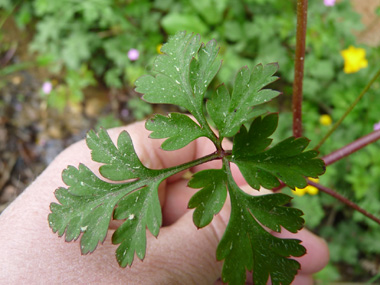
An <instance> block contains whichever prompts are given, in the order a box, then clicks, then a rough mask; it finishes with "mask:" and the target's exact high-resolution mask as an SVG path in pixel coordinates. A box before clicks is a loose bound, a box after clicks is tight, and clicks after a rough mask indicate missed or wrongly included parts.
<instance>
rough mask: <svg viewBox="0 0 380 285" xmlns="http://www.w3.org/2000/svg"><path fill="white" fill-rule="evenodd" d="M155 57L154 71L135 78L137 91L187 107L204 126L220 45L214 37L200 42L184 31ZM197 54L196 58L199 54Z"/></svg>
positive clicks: (147, 97) (154, 99)
mask: <svg viewBox="0 0 380 285" xmlns="http://www.w3.org/2000/svg"><path fill="white" fill-rule="evenodd" d="M161 51H162V52H163V53H164V54H163V55H160V56H158V57H157V58H156V60H155V63H154V68H153V72H155V73H156V76H151V75H147V76H143V77H141V78H139V79H138V80H137V81H136V83H135V84H136V86H137V88H136V91H137V92H140V93H143V94H144V96H143V99H144V100H146V101H148V102H150V103H162V104H174V105H178V106H181V107H183V108H185V109H187V110H188V111H189V112H190V113H191V114H193V116H194V117H195V118H196V119H197V120H198V122H199V123H200V124H201V126H202V127H203V126H204V125H205V124H206V123H205V119H204V115H203V107H202V106H203V98H204V93H205V92H206V90H207V87H208V85H209V84H210V82H211V81H212V79H213V78H214V77H215V75H216V73H217V72H218V70H219V68H220V65H221V62H216V61H215V60H216V56H217V55H218V51H219V49H218V47H217V46H216V42H215V41H210V42H208V43H207V45H204V44H201V42H200V37H199V35H196V36H193V35H192V34H186V33H185V32H182V33H178V34H176V35H175V36H172V37H171V38H170V39H169V41H168V43H166V44H165V45H164V46H163V47H162V48H161ZM196 57H197V58H196Z"/></svg>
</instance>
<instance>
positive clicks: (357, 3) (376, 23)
mask: <svg viewBox="0 0 380 285" xmlns="http://www.w3.org/2000/svg"><path fill="white" fill-rule="evenodd" d="M351 2H352V5H353V7H354V8H355V9H356V11H358V12H359V13H360V14H361V15H362V22H363V24H364V25H365V26H366V28H365V29H364V30H363V31H362V32H360V33H358V39H359V41H360V42H362V43H365V44H367V45H369V46H378V45H379V44H380V17H379V16H378V15H376V13H375V10H376V8H377V7H379V6H380V0H352V1H351Z"/></svg>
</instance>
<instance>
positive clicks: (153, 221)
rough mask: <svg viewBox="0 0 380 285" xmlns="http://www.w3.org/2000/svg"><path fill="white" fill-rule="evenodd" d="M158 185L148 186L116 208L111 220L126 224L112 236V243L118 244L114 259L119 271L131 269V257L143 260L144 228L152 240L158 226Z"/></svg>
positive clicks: (159, 224)
mask: <svg viewBox="0 0 380 285" xmlns="http://www.w3.org/2000/svg"><path fill="white" fill-rule="evenodd" d="M158 185H159V184H152V185H150V186H149V187H145V188H143V189H140V190H139V191H136V192H133V193H131V194H130V195H128V196H126V197H125V198H123V199H122V200H121V201H120V202H119V203H118V205H117V208H116V210H115V213H114V218H115V219H118V220H123V219H126V221H125V222H124V223H123V224H122V225H121V226H120V227H119V228H118V229H117V230H116V231H115V233H114V234H113V236H112V243H114V244H119V243H120V246H119V247H118V248H117V250H116V259H117V261H118V262H119V264H120V266H122V267H125V266H127V265H132V262H133V258H134V255H135V253H136V255H137V257H138V258H140V259H141V260H142V259H143V258H144V256H145V248H146V234H145V232H146V228H148V229H149V231H150V232H151V233H152V234H153V235H154V236H157V235H158V232H159V230H160V226H161V223H162V215H161V206H160V201H159V200H158V193H157V189H158Z"/></svg>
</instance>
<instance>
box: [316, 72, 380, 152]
mask: <svg viewBox="0 0 380 285" xmlns="http://www.w3.org/2000/svg"><path fill="white" fill-rule="evenodd" d="M379 76H380V69H379V70H378V71H377V72H376V74H375V75H374V76H373V77H372V79H371V80H370V81H369V82H368V84H367V85H366V86H365V87H364V89H363V90H362V92H360V94H359V96H358V97H357V98H356V99H355V101H354V102H353V103H352V104H351V106H350V107H349V108H348V109H347V110H346V112H344V114H343V115H342V117H341V118H340V119H339V120H338V121H337V122H336V123H335V124H334V125H333V126H332V128H331V129H330V130H329V131H328V132H327V134H326V135H325V136H324V137H323V138H322V139H321V141H320V142H319V143H318V144H317V146H316V147H315V148H314V149H315V150H318V149H319V148H320V147H321V146H322V145H323V144H324V142H325V141H326V140H327V139H328V138H329V137H330V136H331V134H332V133H333V132H334V131H335V130H336V129H337V128H338V127H339V126H340V124H341V123H342V122H343V120H344V119H345V118H346V117H347V115H348V114H349V113H350V112H351V111H352V109H354V107H355V106H356V105H357V104H358V103H359V101H360V99H362V98H363V96H364V95H365V94H366V93H367V91H368V90H369V89H370V88H371V86H372V85H373V83H374V82H375V81H376V80H377V79H378V78H379Z"/></svg>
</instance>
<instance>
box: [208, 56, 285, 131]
mask: <svg viewBox="0 0 380 285" xmlns="http://www.w3.org/2000/svg"><path fill="white" fill-rule="evenodd" d="M277 69H278V65H277V64H274V63H273V64H268V65H265V66H263V65H261V64H259V65H257V66H255V67H254V68H253V70H252V72H251V71H250V70H249V68H248V67H243V68H242V69H241V70H240V71H239V72H238V73H237V75H236V78H235V82H234V86H233V91H232V94H231V95H230V94H229V92H228V90H227V88H226V87H225V86H224V85H221V86H220V87H219V88H218V90H217V92H216V94H214V96H213V97H212V99H211V100H210V101H208V102H207V111H208V113H209V114H210V117H211V119H212V120H213V121H214V123H215V124H216V126H217V128H218V129H219V132H220V135H221V136H223V137H232V136H234V135H235V134H236V133H237V132H238V131H239V129H240V126H241V125H242V124H244V123H245V122H247V121H248V120H249V119H251V118H252V116H253V115H254V114H253V113H252V107H254V106H257V105H260V104H263V103H266V102H268V101H270V100H271V99H273V98H275V97H277V96H278V95H279V94H280V93H279V92H278V91H274V90H271V89H262V88H264V87H265V86H266V85H268V84H270V83H272V82H273V81H275V80H277V77H276V76H273V74H274V73H275V72H276V71H277Z"/></svg>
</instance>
